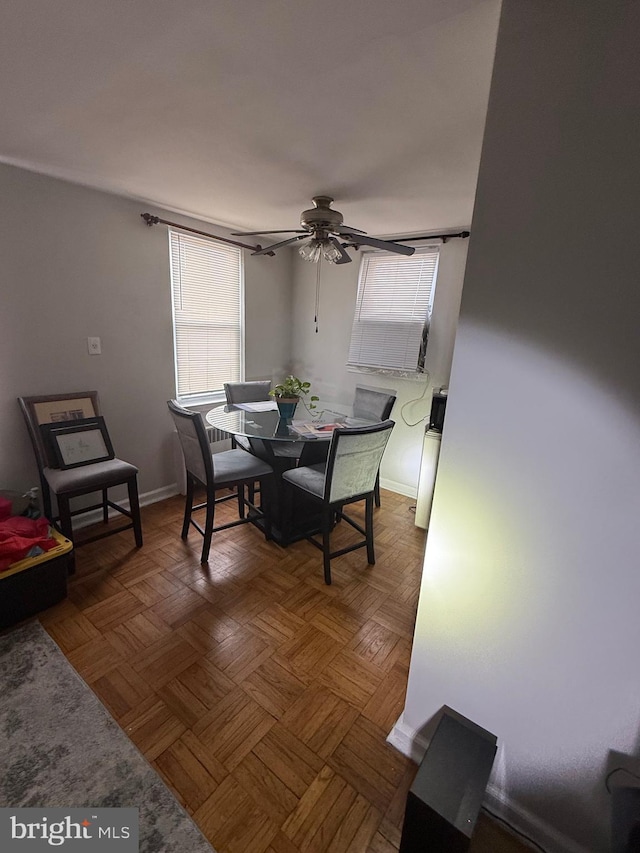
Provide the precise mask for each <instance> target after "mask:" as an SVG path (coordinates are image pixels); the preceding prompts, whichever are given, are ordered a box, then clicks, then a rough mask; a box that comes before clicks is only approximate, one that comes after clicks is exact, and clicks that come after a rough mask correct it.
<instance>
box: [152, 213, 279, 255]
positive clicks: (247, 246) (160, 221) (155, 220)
mask: <svg viewBox="0 0 640 853" xmlns="http://www.w3.org/2000/svg"><path fill="white" fill-rule="evenodd" d="M140 216H141V217H142V218H143V219H144V221H145V222H146V223H147V225H148V226H149V227H151V226H152V225H158V224H162V225H169V226H171V228H178V229H179V230H180V231H189V233H191V234H199V235H200V236H201V237H211V238H212V239H213V240H220V242H221V243H228V244H229V245H230V246H239V247H240V248H241V249H251V250H252V251H253V252H258V251H259V250H260V249H262V246H261V245H260V244H258V245H257V246H252V245H251V244H250V243H239V242H238V241H237V240H229V239H228V238H227V237H218V236H217V234H208V233H207V232H206V231H198V230H197V228H187V226H186V225H179V224H178V223H177V222H169V220H168V219H160V217H159V216H153V214H151V213H141V214H140ZM264 254H265V255H272V256H273V255H275V252H264Z"/></svg>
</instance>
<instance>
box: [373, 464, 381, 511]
mask: <svg viewBox="0 0 640 853" xmlns="http://www.w3.org/2000/svg"><path fill="white" fill-rule="evenodd" d="M373 493H374V495H375V500H376V506H378V507H379V506H380V472H378V473H377V474H376V484H375V486H374V487H373Z"/></svg>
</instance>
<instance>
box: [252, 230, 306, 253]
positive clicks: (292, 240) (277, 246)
mask: <svg viewBox="0 0 640 853" xmlns="http://www.w3.org/2000/svg"><path fill="white" fill-rule="evenodd" d="M308 236H309V235H308V232H307V231H305V232H304V234H299V235H298V236H297V237H290V238H289V239H288V240H283V241H282V242H281V243H274V244H273V246H265V247H264V249H258V251H257V252H251V255H252V256H253V255H266V254H268V253H269V252H273V250H274V249H281V248H282V247H283V246H288V245H289V243H295V242H296V240H304V238H305V237H308Z"/></svg>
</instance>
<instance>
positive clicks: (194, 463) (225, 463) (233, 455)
mask: <svg viewBox="0 0 640 853" xmlns="http://www.w3.org/2000/svg"><path fill="white" fill-rule="evenodd" d="M167 405H168V407H169V412H170V413H171V417H172V418H173V422H174V424H175V427H176V430H177V432H178V438H179V439H180V445H181V447H182V452H183V455H184V462H185V468H186V472H187V496H186V501H185V508H184V520H183V524H182V534H181V535H182V538H183V539H186V538H187V536H188V534H189V527H190V525H193V527H195V529H196V530H197V531H198V532H199V533H200V534H201V535H202V536H203V537H204V542H203V545H202V555H201V558H200V562H201V563H206V562H207V560H208V559H209V550H210V548H211V539H212V536H213V534H214V533H217V532H218V531H220V530H227V529H228V528H230V527H236V526H237V525H239V524H247V523H248V522H253V521H255V520H256V519H262V520H263V526H264V534H265V538H266V539H267V540H268V539H270V538H271V522H270V517H269V514H268V512H264V511H263V509H262V508H261V507H257V506H256V505H255V504H254V503H253V501H252V500H250V499H248V498H247V497H246V496H245V486H251V485H252V484H253V483H255V482H259V483H260V490H261V493H262V495H264V490H265V488H268V487H267V483H269V482H270V480H271V479H272V478H273V469H272V468H271V466H270V465H268V464H267V463H266V462H264V461H263V460H262V459H258V458H257V457H256V456H253V455H252V454H251V453H247V451H246V450H242V449H241V448H236V449H234V450H223V451H222V452H220V453H213V454H212V453H211V449H210V447H209V440H208V438H207V431H206V429H205V426H204V422H203V420H202V416H201V414H200V413H199V412H191V411H188V410H187V409H184V408H182V406H180V405H179V404H178V403H177V402H176V401H175V400H168V401H167ZM198 485H200V486H204V488H205V492H206V498H205V500H204V501H203V502H202V503H199V504H196V505H194V503H193V501H194V495H195V489H196V486H198ZM217 489H236V490H237V493H234V494H231V495H224V496H223V497H216V490H217ZM231 499H237V501H238V516H239V517H238V518H237V519H236V520H235V521H230V522H227V523H226V524H219V525H218V526H214V520H215V509H216V506H217V505H218V504H219V503H222V502H224V501H228V500H231ZM262 499H263V498H262V497H261V500H262ZM201 509H204V510H206V516H205V523H204V527H202V526H201V525H200V524H199V523H198V522H197V521H196V520H195V519H194V518H193V517H192V516H193V513H194V512H196V511H198V510H201ZM247 509H248V510H249V512H248V514H247V513H246V510H247Z"/></svg>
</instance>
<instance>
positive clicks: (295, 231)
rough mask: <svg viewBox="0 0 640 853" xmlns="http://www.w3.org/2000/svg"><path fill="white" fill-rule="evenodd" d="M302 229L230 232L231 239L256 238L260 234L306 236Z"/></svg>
mask: <svg viewBox="0 0 640 853" xmlns="http://www.w3.org/2000/svg"><path fill="white" fill-rule="evenodd" d="M308 233H309V232H308V231H306V230H303V229H302V228H289V229H288V230H287V231H232V232H231V236H232V237H256V236H258V235H260V234H264V235H266V234H308Z"/></svg>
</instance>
